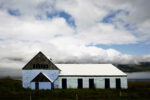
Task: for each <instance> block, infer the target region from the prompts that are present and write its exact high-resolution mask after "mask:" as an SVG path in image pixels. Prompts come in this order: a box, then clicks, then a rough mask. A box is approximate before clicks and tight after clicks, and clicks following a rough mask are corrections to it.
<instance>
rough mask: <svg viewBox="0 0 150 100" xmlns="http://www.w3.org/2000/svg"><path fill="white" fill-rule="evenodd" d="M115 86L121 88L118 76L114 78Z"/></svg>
mask: <svg viewBox="0 0 150 100" xmlns="http://www.w3.org/2000/svg"><path fill="white" fill-rule="evenodd" d="M116 88H119V89H120V88H121V80H120V79H119V78H117V79H116Z"/></svg>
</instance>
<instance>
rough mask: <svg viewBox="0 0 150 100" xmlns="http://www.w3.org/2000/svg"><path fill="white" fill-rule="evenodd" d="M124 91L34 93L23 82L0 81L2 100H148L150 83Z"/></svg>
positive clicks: (140, 84)
mask: <svg viewBox="0 0 150 100" xmlns="http://www.w3.org/2000/svg"><path fill="white" fill-rule="evenodd" d="M128 85H129V88H128V89H127V90H122V89H118V90H117V89H66V90H61V89H56V90H52V91H50V90H40V91H32V90H30V89H23V88H22V84H21V81H18V80H13V79H10V78H4V79H0V100H135V99H136V100H137V99H138V100H148V99H149V98H150V82H129V84H128Z"/></svg>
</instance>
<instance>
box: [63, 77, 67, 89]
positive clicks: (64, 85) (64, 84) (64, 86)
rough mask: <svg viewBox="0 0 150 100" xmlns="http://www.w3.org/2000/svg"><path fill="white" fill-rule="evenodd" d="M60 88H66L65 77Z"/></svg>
mask: <svg viewBox="0 0 150 100" xmlns="http://www.w3.org/2000/svg"><path fill="white" fill-rule="evenodd" d="M62 88H63V89H66V88H67V79H62Z"/></svg>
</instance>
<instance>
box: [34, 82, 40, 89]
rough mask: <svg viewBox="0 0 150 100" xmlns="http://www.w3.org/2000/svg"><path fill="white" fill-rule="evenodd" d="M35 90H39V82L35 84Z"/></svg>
mask: <svg viewBox="0 0 150 100" xmlns="http://www.w3.org/2000/svg"><path fill="white" fill-rule="evenodd" d="M35 89H36V90H38V89H39V82H35Z"/></svg>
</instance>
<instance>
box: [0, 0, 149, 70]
mask: <svg viewBox="0 0 150 100" xmlns="http://www.w3.org/2000/svg"><path fill="white" fill-rule="evenodd" d="M149 10H150V0H0V67H11V68H12V67H20V68H21V67H23V66H24V65H25V64H26V63H27V62H28V61H29V60H30V59H31V58H32V57H33V56H34V55H35V54H36V53H38V52H39V51H42V52H43V53H44V54H46V55H47V56H48V57H49V58H52V60H53V61H54V62H56V63H123V64H126V63H138V62H141V61H150V13H149Z"/></svg>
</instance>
